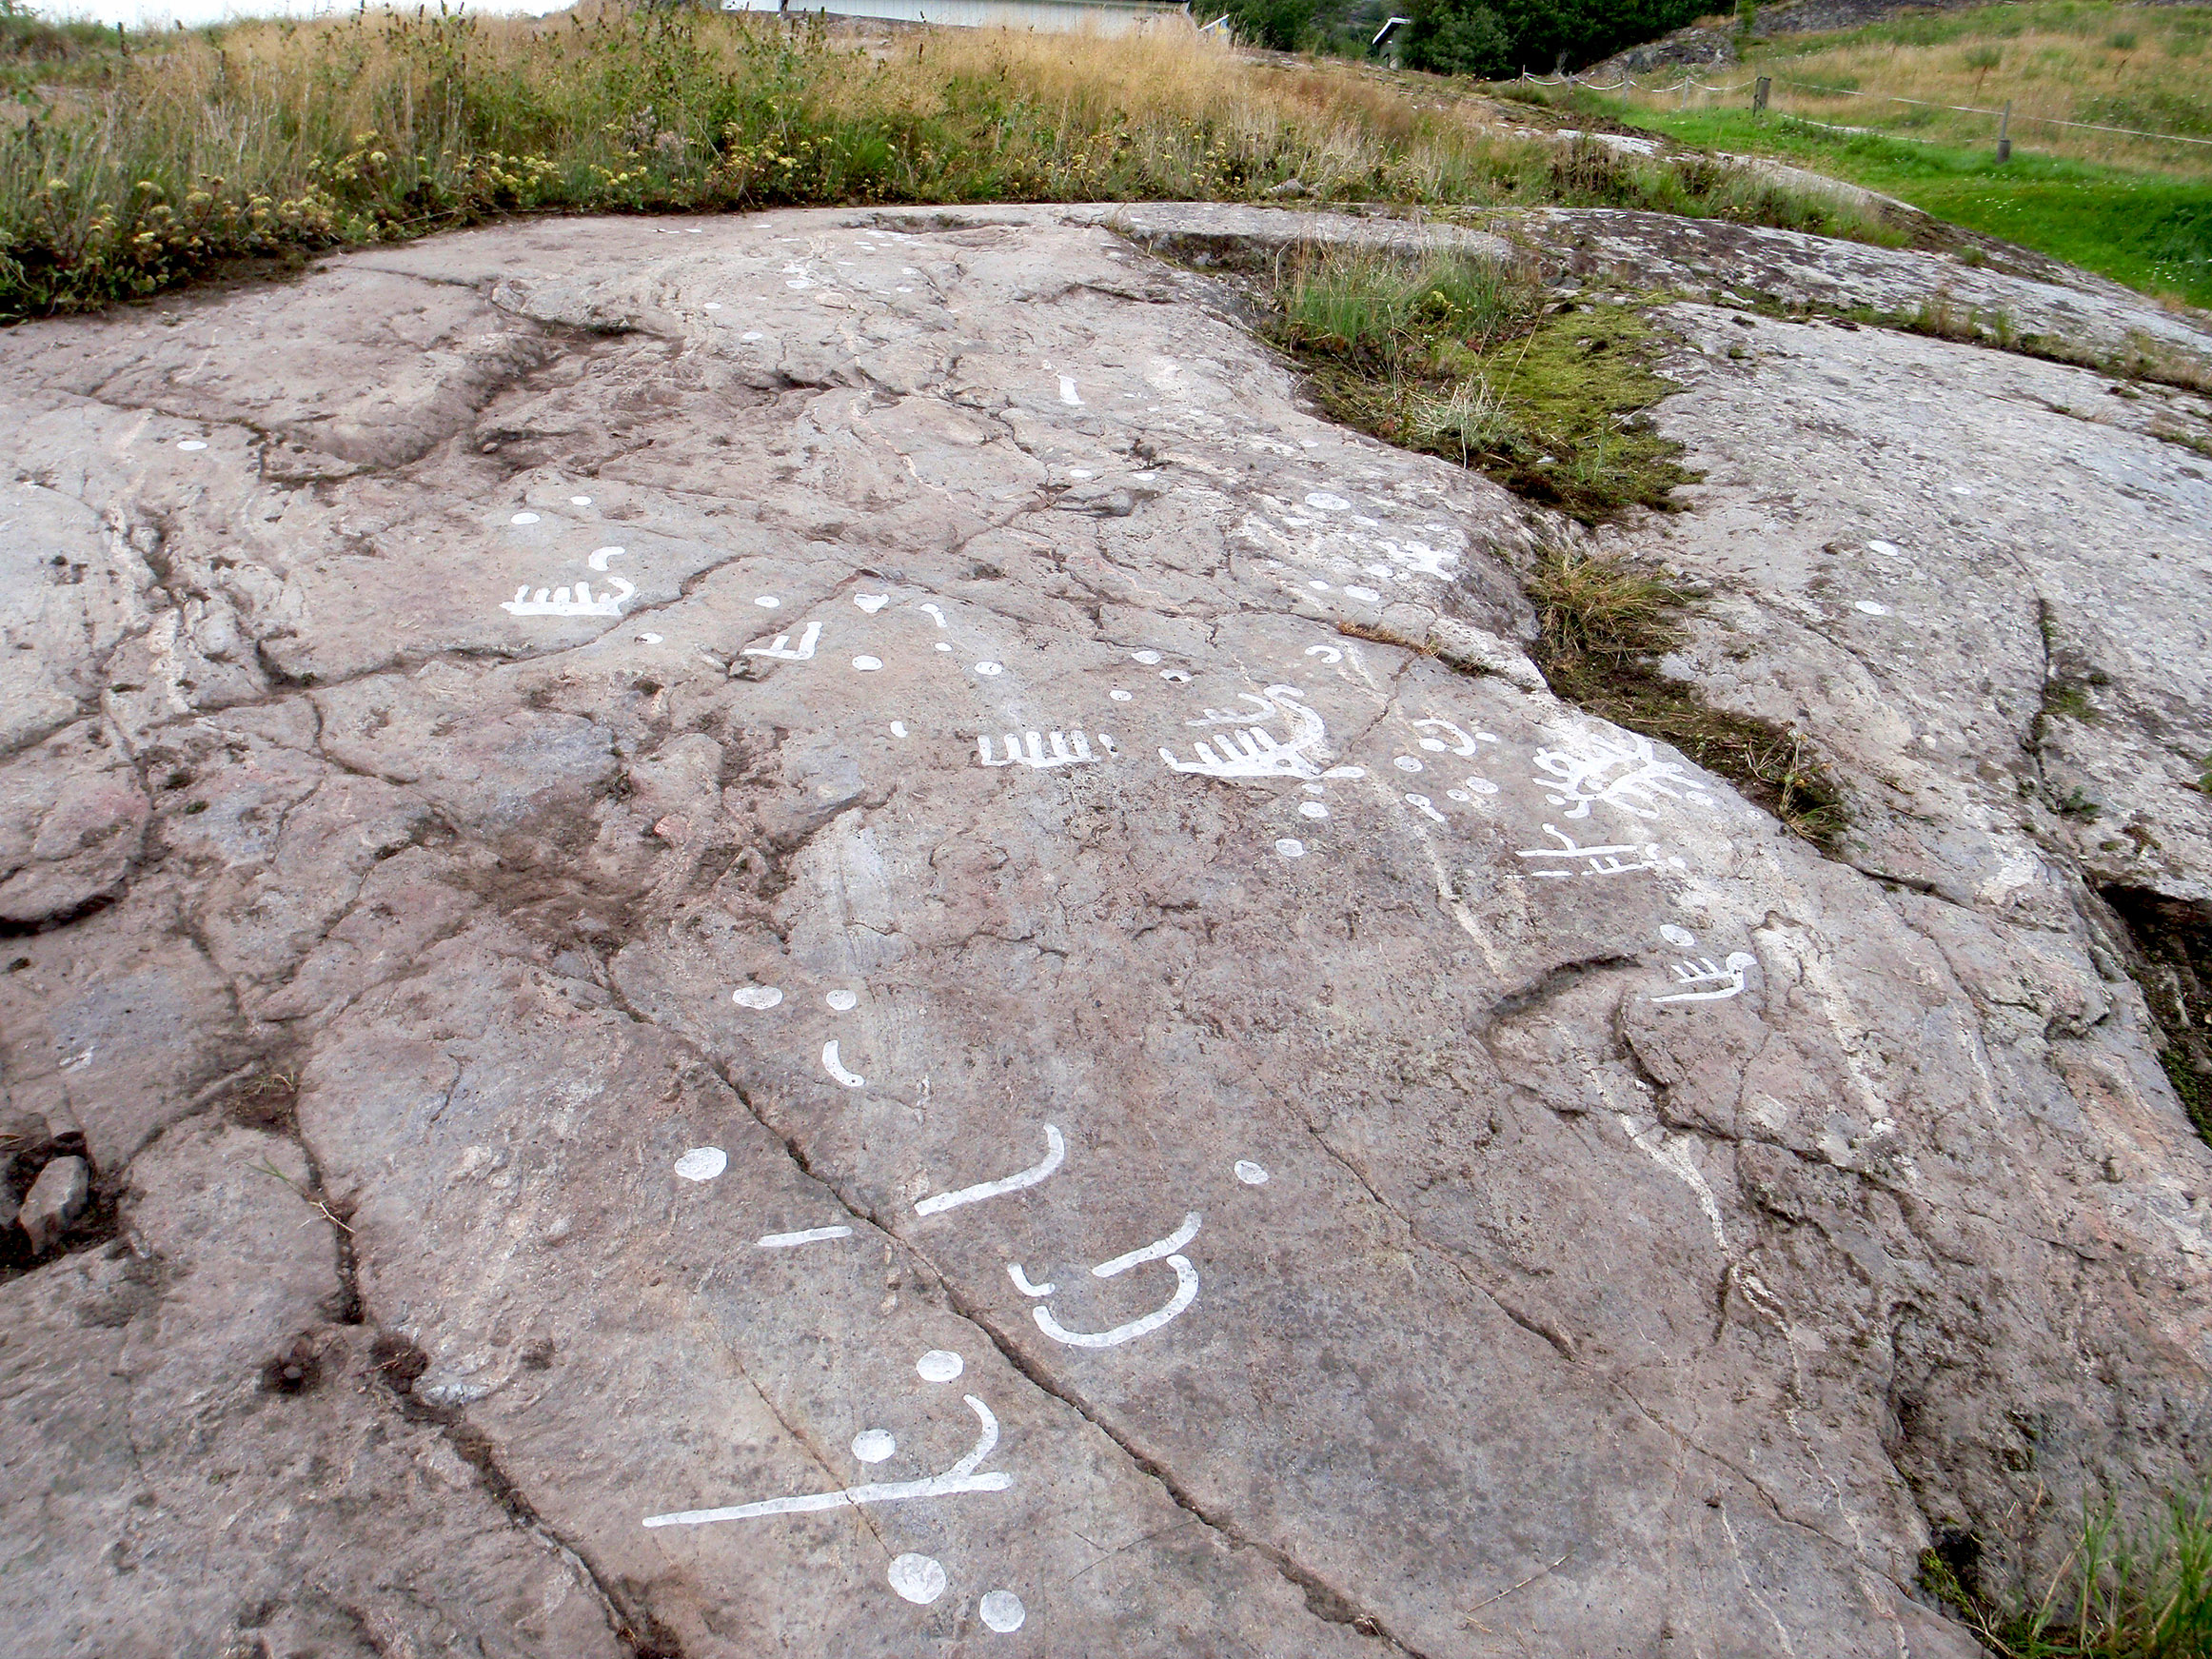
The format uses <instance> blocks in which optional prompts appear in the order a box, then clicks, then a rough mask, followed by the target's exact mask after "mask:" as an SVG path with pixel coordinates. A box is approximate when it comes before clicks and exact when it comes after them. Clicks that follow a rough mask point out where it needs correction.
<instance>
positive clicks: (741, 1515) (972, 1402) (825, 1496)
mask: <svg viewBox="0 0 2212 1659" xmlns="http://www.w3.org/2000/svg"><path fill="white" fill-rule="evenodd" d="M1042 1311H1043V1310H1041V1309H1039V1310H1038V1312H1040V1313H1041V1312H1042ZM1178 1311H1179V1310H1178ZM927 1357H928V1356H927V1355H924V1358H925V1359H926V1358H927ZM955 1374H956V1375H957V1374H958V1373H955ZM960 1397H961V1398H962V1399H964V1400H966V1401H967V1402H968V1406H969V1409H970V1410H971V1411H973V1412H975V1413H976V1416H977V1419H978V1421H979V1422H980V1423H981V1424H982V1432H981V1433H980V1434H978V1436H977V1437H976V1444H975V1445H974V1446H973V1447H972V1448H971V1449H970V1450H969V1451H968V1452H967V1454H966V1455H965V1456H963V1457H962V1458H961V1459H960V1460H959V1461H958V1463H956V1464H954V1465H953V1466H952V1467H951V1468H950V1469H948V1470H946V1471H944V1472H943V1473H942V1474H933V1475H929V1476H927V1477H926V1478H924V1479H921V1480H894V1481H883V1482H879V1483H876V1484H873V1485H869V1486H850V1487H844V1488H841V1489H840V1490H839V1491H825V1492H809V1493H807V1494H806V1495H804V1496H802V1497H789V1498H767V1499H764V1500H763V1501H761V1502H760V1503H751V1504H732V1505H729V1506H728V1507H727V1508H724V1509H718V1510H679V1511H675V1512H674V1513H672V1514H665V1515H647V1516H646V1517H645V1525H646V1526H648V1527H698V1526H704V1525H707V1524H709V1523H712V1522H716V1521H749V1520H752V1519H754V1518H755V1517H757V1516H760V1515H805V1514H815V1513H819V1512H820V1511H823V1510H843V1509H859V1507H860V1506H861V1505H863V1504H897V1503H905V1502H908V1501H909V1500H911V1499H914V1498H938V1497H951V1496H953V1495H954V1494H956V1493H958V1492H971V1491H1005V1490H1006V1489H1007V1488H1008V1487H1010V1486H1012V1485H1013V1484H1014V1477H1013V1476H1012V1475H1011V1474H1006V1473H1003V1472H1000V1471H993V1472H992V1473H989V1474H978V1473H977V1472H976V1471H977V1470H978V1468H980V1467H981V1465H982V1462H983V1459H984V1458H986V1457H988V1456H990V1455H991V1450H992V1448H993V1447H995V1446H997V1444H998V1419H997V1418H996V1417H994V1416H993V1415H992V1414H991V1408H990V1407H988V1406H986V1405H985V1404H983V1402H982V1401H981V1400H979V1399H978V1398H977V1397H976V1396H975V1395H974V1394H962V1395H961V1396H960Z"/></svg>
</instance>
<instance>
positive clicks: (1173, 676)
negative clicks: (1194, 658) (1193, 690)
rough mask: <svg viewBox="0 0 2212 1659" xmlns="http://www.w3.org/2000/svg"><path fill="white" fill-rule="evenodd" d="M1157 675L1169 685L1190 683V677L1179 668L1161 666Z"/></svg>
mask: <svg viewBox="0 0 2212 1659" xmlns="http://www.w3.org/2000/svg"><path fill="white" fill-rule="evenodd" d="M1159 677H1160V678H1161V679H1162V680H1164V681H1167V682H1168V683H1169V684H1170V685H1188V684H1190V683H1191V677H1190V676H1189V675H1188V674H1185V673H1184V672H1183V671H1182V670H1181V669H1180V668H1162V669H1161V670H1160V671H1159Z"/></svg>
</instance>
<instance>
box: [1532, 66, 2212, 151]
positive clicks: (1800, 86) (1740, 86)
mask: <svg viewBox="0 0 2212 1659" xmlns="http://www.w3.org/2000/svg"><path fill="white" fill-rule="evenodd" d="M1520 78H1521V79H1522V80H1524V81H1532V82H1535V83H1536V84H1538V85H1540V86H1546V87H1577V88H1580V89H1583V90H1585V91H1590V92H1636V91H1648V92H1678V93H1682V94H1684V95H1687V94H1688V93H1689V92H1691V91H1699V92H1711V93H1715V94H1717V95H1719V96H1721V97H1733V96H1734V95H1735V94H1737V93H1739V92H1747V91H1749V90H1751V89H1752V88H1753V87H1754V86H1756V85H1757V83H1758V82H1760V81H1762V80H1766V81H1770V82H1771V83H1772V84H1773V85H1775V86H1777V87H1788V88H1791V89H1795V90H1797V91H1801V92H1811V93H1814V94H1816V95H1817V96H1819V97H1823V98H1870V99H1872V100H1874V101H1875V102H1876V103H1881V104H1909V105H1911V106H1912V107H1913V108H1914V109H1948V110H1951V111H1952V112H1954V113H1956V114H1960V115H1987V116H1990V117H1992V118H1993V119H1997V120H2005V121H2011V122H2028V123H2032V124H2033V125H2035V126H2038V127H2062V128H2072V129H2073V130H2075V131H2077V132H2108V133H2116V134H2118V135H2119V136H2121V137H2123V138H2147V139H2151V140H2153V141H2154V142H2157V143H2160V144H2193V145H2197V146H2200V147H2202V148H2208V149H2212V138H2190V137H2188V136H2186V135H2185V134H2182V133H2179V132H2149V131H2145V130H2144V129H2143V128H2139V127H2106V126H2103V125H2102V124H2101V123H2098V122H2095V121H2061V120H2059V119H2057V118H2056V117H2055V116H2050V115H2024V114H2020V113H2017V112H2015V111H2012V110H2009V109H1983V108H1981V107H1980V106H1979V105H1974V104H1938V103H1934V102H1931V101H1930V100H1928V99H1926V98H1900V97H1896V96H1894V95H1892V94H1890V93H1886V92H1861V91H1857V90H1855V89H1851V88H1848V87H1827V86H1823V85H1821V84H1820V83H1819V82H1817V81H1792V80H1788V79H1786V78H1785V77H1783V76H1780V75H1754V76H1751V77H1750V78H1749V79H1747V80H1742V81H1738V82H1736V83H1735V84H1734V85H1732V86H1715V85H1714V84H1712V83H1711V82H1709V81H1701V80H1699V79H1697V77H1696V76H1694V75H1692V74H1691V73H1690V72H1689V69H1684V70H1683V71H1682V73H1681V74H1680V75H1678V76H1676V77H1675V78H1674V79H1673V80H1667V79H1665V78H1664V77H1662V76H1658V75H1647V76H1645V77H1644V79H1643V80H1642V81H1641V82H1639V81H1638V80H1637V79H1636V77H1635V76H1634V75H1632V74H1630V73H1629V72H1628V71H1627V70H1626V69H1624V70H1622V71H1621V78H1620V79H1619V80H1617V81H1610V82H1604V81H1586V80H1583V79H1581V78H1580V77H1578V76H1575V75H1531V74H1528V73H1526V72H1524V73H1523V74H1522V75H1521V77H1520ZM1792 119H1795V120H1804V119H1805V118H1804V117H1803V116H1795V117H1792ZM1807 125H1809V126H1813V127H1826V126H1827V125H1828V123H1827V122H1825V121H1814V122H1809V123H1807ZM1835 130H1838V131H1846V130H1849V129H1848V128H1835ZM1878 136H1880V137H1883V138H1898V137H1905V136H1906V134H1902V133H1893V132H1885V133H1881V134H1879V135H1878ZM1915 142H1920V143H1926V142H1930V141H1927V140H1916V141H1915Z"/></svg>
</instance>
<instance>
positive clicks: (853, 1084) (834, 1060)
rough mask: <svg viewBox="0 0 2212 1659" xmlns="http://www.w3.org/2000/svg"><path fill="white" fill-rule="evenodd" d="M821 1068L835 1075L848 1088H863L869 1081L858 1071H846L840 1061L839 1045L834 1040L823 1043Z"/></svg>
mask: <svg viewBox="0 0 2212 1659" xmlns="http://www.w3.org/2000/svg"><path fill="white" fill-rule="evenodd" d="M821 1069H822V1070H823V1071H825V1072H827V1073H828V1074H829V1075H830V1076H833V1077H835V1078H836V1079H837V1080H838V1081H839V1082H840V1083H842V1084H844V1086H845V1087H846V1088H848V1089H859V1088H863V1087H865V1086H866V1084H867V1081H868V1079H867V1078H865V1077H863V1076H859V1074H857V1073H854V1072H848V1071H846V1070H845V1068H844V1067H843V1066H842V1065H841V1064H839V1060H838V1045H837V1044H836V1043H835V1042H834V1041H833V1042H825V1043H823V1044H822V1045H821Z"/></svg>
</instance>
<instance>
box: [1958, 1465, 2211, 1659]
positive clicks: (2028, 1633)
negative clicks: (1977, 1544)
mask: <svg viewBox="0 0 2212 1659" xmlns="http://www.w3.org/2000/svg"><path fill="white" fill-rule="evenodd" d="M1958 1554H1959V1551H1956V1550H1953V1551H1950V1552H1948V1553H1946V1552H1945V1551H1942V1550H1928V1551H1926V1553H1925V1554H1924V1555H1923V1556H1922V1557H1921V1584H1922V1586H1923V1587H1924V1588H1925V1589H1926V1590H1928V1591H1929V1592H1930V1593H1931V1594H1933V1595H1934V1596H1935V1597H1936V1598H1937V1599H1938V1600H1940V1601H1942V1602H1943V1603H1944V1604H1945V1606H1947V1607H1949V1608H1950V1609H1951V1610H1952V1611H1954V1612H1956V1613H1957V1614H1959V1616H1960V1617H1962V1618H1963V1619H1965V1621H1966V1623H1967V1624H1968V1625H1970V1626H1971V1627H1972V1628H1973V1629H1974V1631H1975V1633H1976V1634H1977V1635H1979V1636H1980V1637H1981V1638H1982V1642H1983V1645H1984V1646H1985V1647H1986V1648H1987V1649H1989V1650H1990V1651H1991V1652H1992V1653H1995V1654H1998V1655H2001V1656H2002V1659H2204V1655H2206V1654H2208V1653H2212V1493H2207V1492H2203V1491H2200V1492H2198V1493H2197V1494H2195V1495H2194V1496H2180V1495H2176V1496H2173V1497H2170V1498H2169V1499H2168V1500H2167V1502H2166V1505H2165V1508H2164V1511H2163V1513H2160V1514H2156V1515H2154V1516H2153V1517H2151V1519H2150V1520H2148V1521H2147V1522H2146V1523H2144V1524H2143V1525H2142V1526H2140V1527H2131V1526H2129V1525H2128V1524H2127V1523H2126V1522H2124V1521H2123V1520H2122V1519H2121V1517H2120V1514H2119V1511H2117V1509H2115V1508H2114V1507H2113V1506H2112V1505H2110V1504H2107V1505H2106V1506H2105V1507H2104V1508H2103V1510H2101V1511H2096V1512H2094V1513H2091V1514H2089V1515H2086V1516H2084V1519H2083V1521H2082V1526H2081V1531H2080V1532H2079V1533H2078V1534H2077V1536H2076V1537H2075V1539H2074V1543H2073V1547H2072V1548H2071V1549H2070V1550H2068V1551H2067V1552H2066V1555H2065V1558H2064V1560H2063V1561H2062V1562H2061V1563H2060V1565H2059V1567H2058V1569H2057V1570H2055V1571H2053V1572H2052V1573H2051V1574H2050V1576H2049V1578H2048V1580H2047V1581H2046V1582H2045V1584H2044V1587H2043V1590H2042V1591H2041V1592H2040V1593H2037V1592H2035V1591H2033V1590H2024V1591H2021V1592H2017V1593H2014V1594H2012V1595H2009V1596H1998V1595H1992V1594H1991V1593H1990V1592H1989V1591H1987V1590H1985V1589H1984V1587H1982V1586H1981V1585H1979V1584H1978V1583H1974V1582H1971V1580H1972V1578H1973V1574H1972V1572H1971V1570H1970V1567H1969V1570H1967V1571H1966V1572H1964V1573H1962V1571H1961V1570H1960V1567H1959V1565H1958V1563H1957V1562H1956V1561H1955V1560H1954V1559H1953V1557H1954V1556H1956V1555H1958ZM1972 1554H1973V1552H1972V1551H1967V1552H1966V1559H1967V1560H1968V1562H1969V1563H1970V1562H1971V1559H1972Z"/></svg>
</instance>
